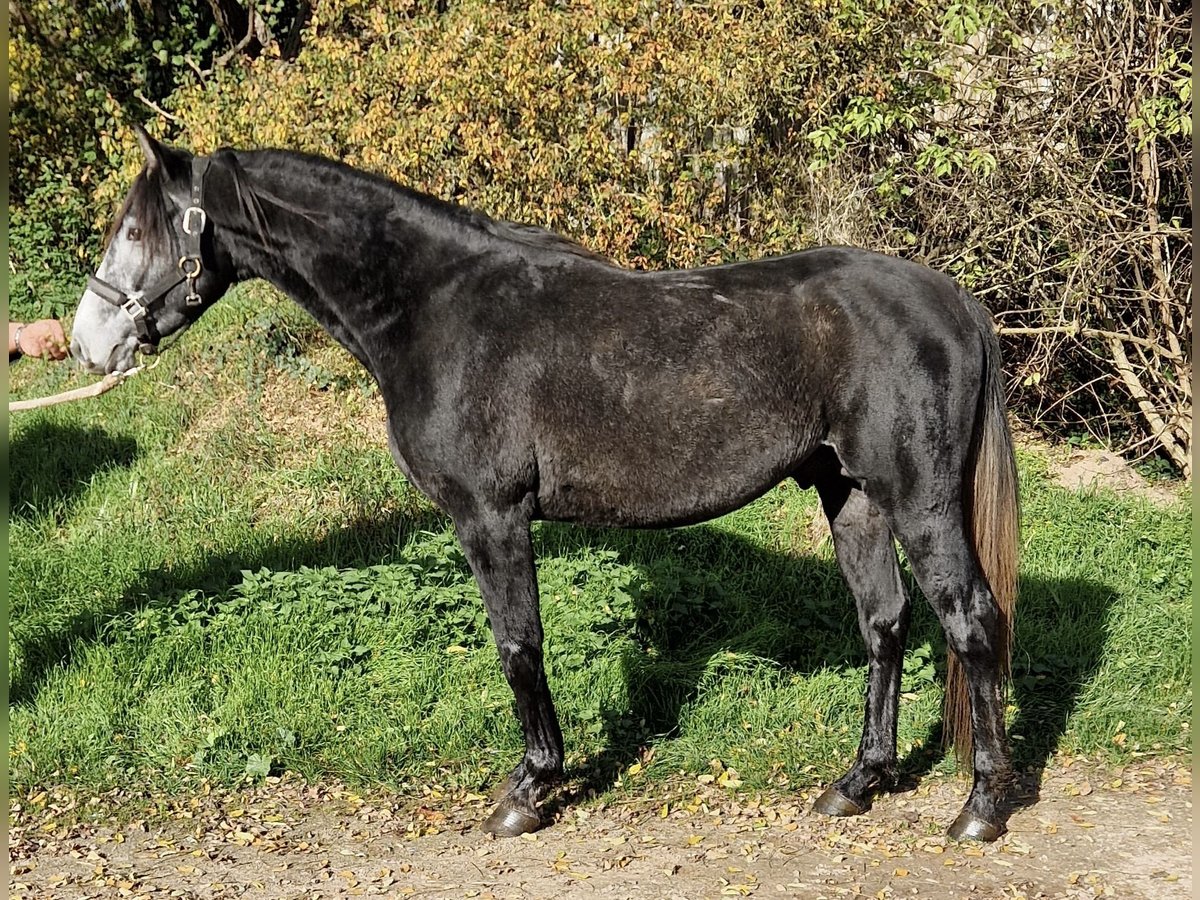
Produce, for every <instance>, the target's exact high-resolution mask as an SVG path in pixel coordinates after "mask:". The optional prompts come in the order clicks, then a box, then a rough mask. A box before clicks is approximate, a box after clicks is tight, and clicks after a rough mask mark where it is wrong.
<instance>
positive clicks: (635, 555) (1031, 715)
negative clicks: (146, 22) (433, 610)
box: [10, 510, 1113, 806]
mask: <svg viewBox="0 0 1200 900" xmlns="http://www.w3.org/2000/svg"><path fill="white" fill-rule="evenodd" d="M445 524H446V520H445V519H444V518H443V517H441V516H440V515H438V514H436V513H433V512H430V511H426V510H418V511H416V512H394V513H392V514H390V515H388V516H385V517H383V518H380V519H370V520H361V521H358V522H356V523H354V524H351V525H349V526H347V527H346V528H343V529H340V530H337V531H334V532H330V533H328V534H327V535H325V536H323V537H321V538H319V539H315V540H293V541H287V542H281V543H278V544H275V545H272V546H270V547H269V548H267V549H265V550H263V551H261V552H258V553H254V554H249V555H247V554H245V553H238V552H232V551H231V552H228V553H222V554H216V555H212V556H209V557H207V558H205V559H203V560H202V561H200V562H198V563H196V564H195V565H192V566H181V567H178V568H175V569H172V570H169V571H164V570H158V569H151V570H148V571H145V572H143V573H142V575H141V576H140V577H138V578H137V580H136V581H135V582H134V583H133V584H131V585H130V586H129V587H128V589H127V590H126V591H124V593H123V599H122V601H121V602H120V604H118V605H117V608H115V609H112V610H110V611H109V612H108V613H107V615H105V616H103V617H96V616H93V615H88V616H81V617H79V618H77V619H75V620H73V621H71V622H69V623H67V624H65V625H64V627H62V628H60V629H59V630H57V631H56V632H54V633H53V634H48V635H46V636H45V637H43V638H41V639H39V640H38V641H36V642H35V643H34V644H33V645H31V646H27V647H25V648H24V655H25V658H26V660H27V664H26V666H25V667H24V668H23V669H22V671H21V674H20V676H19V677H18V679H17V680H16V681H15V682H14V683H13V684H12V685H11V687H10V702H11V703H13V704H26V703H30V702H32V701H33V700H34V699H35V697H36V694H37V690H38V686H39V685H40V683H41V682H42V681H43V679H44V677H45V673H46V671H47V667H49V666H60V665H64V664H65V663H66V662H67V661H69V660H70V658H71V657H72V656H73V654H74V653H75V652H77V651H78V650H79V649H81V648H83V647H85V646H87V645H88V644H91V643H95V642H97V641H100V640H104V638H103V636H102V634H101V632H102V630H103V629H104V628H105V626H106V625H107V623H108V621H110V620H112V619H115V618H117V617H119V616H121V615H124V614H127V613H129V612H131V611H133V610H136V609H139V608H142V607H144V606H147V605H149V604H151V603H157V602H162V598H165V597H172V596H177V595H178V594H179V593H180V592H184V591H189V590H201V591H205V592H219V591H222V590H224V589H226V588H228V587H229V586H230V585H232V584H235V583H237V582H238V581H239V580H240V578H241V576H240V572H241V570H243V569H251V570H255V569H259V568H267V569H272V570H283V571H286V570H294V569H297V568H300V567H302V566H335V567H339V568H355V567H365V566H368V565H374V564H377V563H381V562H386V561H389V560H391V559H394V558H396V556H397V554H398V553H399V550H400V548H401V547H402V546H403V544H404V535H405V533H406V532H407V533H412V532H414V531H417V530H440V529H442V528H444V527H445ZM535 546H536V550H537V552H538V555H539V557H540V558H548V557H553V556H556V555H557V556H562V555H572V554H578V553H579V552H581V551H583V550H585V549H587V548H593V547H597V546H604V547H608V548H611V549H615V550H616V551H617V552H618V553H619V554H620V559H621V561H622V562H624V563H628V564H631V565H633V566H636V567H637V568H638V569H639V570H641V572H642V574H643V576H644V578H643V583H644V587H643V589H642V590H641V591H639V592H637V595H636V596H635V597H634V598H633V600H634V605H635V613H636V623H635V625H634V627H633V631H634V634H633V637H634V639H635V640H636V641H637V642H638V643H639V645H640V647H641V648H642V649H643V650H645V649H652V650H653V653H645V652H636V653H629V654H628V655H627V656H626V658H625V660H624V661H623V669H624V673H625V678H626V679H627V685H628V696H629V698H630V703H629V708H628V709H621V710H612V711H609V712H607V713H605V715H604V721H603V723H602V728H603V741H602V743H603V745H604V746H605V749H604V750H603V751H602V752H601V753H600V754H599V755H597V756H595V757H593V758H590V759H588V760H587V761H586V763H585V764H584V765H583V767H582V768H581V770H580V771H577V772H573V773H569V775H570V782H571V787H570V789H569V790H568V791H567V792H565V793H564V794H563V796H562V798H561V799H560V800H558V801H557V802H556V803H555V806H562V805H564V804H567V803H570V802H571V801H572V800H573V799H575V798H576V797H577V796H580V795H584V794H586V793H588V792H589V791H593V790H594V791H602V790H604V789H606V788H608V787H609V786H611V785H612V784H613V782H614V779H615V778H616V776H617V775H618V773H620V772H622V771H623V770H625V769H626V768H628V766H629V765H631V764H632V763H633V762H635V761H636V760H637V759H638V758H639V756H640V755H641V753H642V752H643V751H644V750H645V749H646V748H647V746H648V745H650V744H652V743H653V742H654V741H655V740H658V739H661V738H662V737H664V736H670V735H672V734H674V733H676V732H677V731H678V729H679V725H680V721H681V716H682V714H683V712H684V710H685V709H686V707H687V706H688V705H689V704H691V703H692V702H693V701H694V700H695V699H696V698H697V697H698V696H699V695H700V693H701V692H702V690H703V684H702V679H703V676H704V673H705V671H706V669H707V666H708V661H709V660H710V659H712V658H714V656H716V655H717V654H720V653H722V652H733V653H735V654H745V655H749V656H752V657H756V658H760V659H764V660H768V661H771V662H774V663H776V664H778V665H779V666H780V667H782V668H783V669H784V670H787V671H790V672H792V673H794V674H809V673H813V672H817V671H820V670H822V669H826V668H842V669H844V668H847V667H850V668H855V669H861V668H862V667H864V666H865V665H866V661H867V660H866V652H865V649H864V646H863V642H862V639H861V638H860V636H859V633H858V626H857V621H856V615H855V611H854V603H853V599H852V598H851V596H850V594H849V591H848V590H847V588H846V587H845V584H844V582H843V580H842V578H841V575H840V572H839V571H838V569H837V566H836V565H835V564H834V563H833V562H832V561H831V560H830V559H828V558H826V557H823V556H821V555H807V554H794V553H791V552H785V551H782V550H771V549H768V548H764V547H762V546H760V545H758V544H755V543H753V542H751V541H749V540H747V539H746V538H743V537H741V536H738V535H736V534H731V533H729V532H727V531H725V530H723V529H721V528H719V527H714V526H711V525H700V526H695V527H692V528H686V529H678V530H666V531H617V530H596V529H583V528H574V527H569V526H558V525H546V526H542V527H540V528H539V529H538V531H537V533H536V540H535ZM911 590H912V588H911V583H910V591H911ZM913 597H914V604H913V617H912V626H911V630H910V634H909V646H910V647H913V646H919V645H920V644H922V643H925V642H928V643H930V645H931V646H932V647H934V648H935V653H934V656H935V659H937V660H939V663H938V665H939V666H941V665H942V663H941V662H940V660H941V659H942V658H943V657H944V641H943V639H942V635H941V630H940V628H939V627H938V625H937V623H936V620H935V619H934V617H933V615H932V612H931V611H930V610H929V607H928V605H927V604H926V603H925V602H924V600H923V599H922V598H921V597H920V595H919V593H916V592H913ZM1112 600H1113V591H1112V589H1111V588H1108V587H1106V586H1105V585H1102V584H1097V583H1094V582H1089V581H1077V580H1057V581H1051V580H1045V579H1040V578H1036V577H1033V578H1026V579H1024V580H1023V582H1022V585H1021V597H1020V605H1019V609H1018V624H1017V639H1016V647H1017V651H1016V657H1015V659H1014V669H1015V672H1014V682H1013V694H1014V699H1015V701H1016V703H1017V705H1018V708H1019V712H1018V714H1017V717H1016V719H1015V721H1014V723H1013V725H1012V728H1011V734H1012V735H1013V750H1014V761H1015V764H1016V767H1017V769H1018V771H1019V773H1020V775H1021V778H1020V783H1021V785H1022V791H1021V793H1020V797H1019V798H1018V801H1017V802H1018V803H1019V804H1026V803H1030V802H1033V800H1035V799H1036V784H1037V783H1038V781H1039V778H1038V776H1039V775H1040V772H1041V770H1042V769H1043V768H1044V767H1045V765H1046V763H1047V761H1048V760H1049V758H1050V757H1051V756H1052V755H1053V753H1054V751H1055V749H1056V747H1057V745H1058V742H1059V739H1060V738H1061V736H1062V735H1063V733H1064V730H1065V728H1066V723H1067V721H1068V718H1069V717H1070V715H1071V713H1072V712H1073V711H1074V709H1075V705H1076V700H1077V697H1078V695H1079V692H1080V691H1081V690H1082V688H1083V687H1084V686H1085V685H1086V684H1087V683H1088V682H1089V681H1090V679H1091V678H1092V676H1093V673H1094V672H1095V670H1096V668H1097V666H1098V665H1099V662H1100V660H1101V658H1102V655H1103V652H1104V648H1105V644H1106V639H1107V619H1108V616H1107V611H1108V607H1109V606H1110V605H1111V602H1112ZM1064 648H1070V649H1069V650H1067V649H1064ZM942 674H944V672H942ZM864 689H865V683H864ZM940 731H941V726H940V723H936V724H935V725H934V726H933V727H932V728H931V730H930V733H929V734H928V735H927V736H926V739H925V740H923V741H922V742H921V744H920V745H919V746H917V747H916V748H915V749H914V750H913V752H912V753H910V754H909V756H908V757H907V758H905V759H903V760H902V761H901V765H900V775H901V778H900V787H902V788H905V787H910V786H911V785H912V784H913V782H914V781H916V780H917V779H919V778H920V777H921V776H923V775H925V774H926V773H928V772H929V771H930V769H931V768H932V767H933V766H934V765H935V764H936V763H937V762H938V761H939V760H940V758H941V756H942V753H941V751H940V749H939V743H940ZM568 749H570V748H568ZM513 762H514V763H515V762H516V760H513Z"/></svg>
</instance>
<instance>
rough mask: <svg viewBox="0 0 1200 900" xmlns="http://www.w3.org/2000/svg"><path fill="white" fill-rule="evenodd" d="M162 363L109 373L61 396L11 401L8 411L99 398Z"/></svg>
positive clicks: (159, 359)
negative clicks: (92, 382) (128, 379)
mask: <svg viewBox="0 0 1200 900" xmlns="http://www.w3.org/2000/svg"><path fill="white" fill-rule="evenodd" d="M160 362H162V357H161V356H160V357H158V358H157V359H155V360H154V362H152V363H151V364H150V365H148V366H134V367H133V368H132V369H126V370H125V371H124V372H109V373H108V374H107V375H105V376H104V378H103V379H102V380H101V381H97V382H96V383H95V384H89V385H87V386H86V387H81V388H73V389H71V390H69V391H63V392H62V393H61V394H52V395H50V396H49V397H37V398H35V399H33V400H10V401H9V403H8V411H9V412H10V413H11V412H20V411H21V410H24V409H41V408H42V407H43V406H54V405H56V404H58V403H70V402H71V401H73V400H86V399H87V398H88V397H99V396H100V395H101V394H107V393H108V392H109V391H111V390H112V389H113V388H115V387H116V386H117V385H118V384H121V383H123V382H124V381H125V380H126V379H127V378H132V377H133V376H134V375H136V374H137V373H138V372H142V371H149V370H150V369H153V368H154V367H155V366H157V365H158V364H159V363H160Z"/></svg>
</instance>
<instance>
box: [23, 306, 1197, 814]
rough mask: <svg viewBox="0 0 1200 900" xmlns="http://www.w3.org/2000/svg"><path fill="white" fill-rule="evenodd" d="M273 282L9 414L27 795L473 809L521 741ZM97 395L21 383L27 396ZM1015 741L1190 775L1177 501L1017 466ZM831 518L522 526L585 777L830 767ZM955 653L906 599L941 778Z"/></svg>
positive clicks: (340, 381) (361, 387)
mask: <svg viewBox="0 0 1200 900" xmlns="http://www.w3.org/2000/svg"><path fill="white" fill-rule="evenodd" d="M313 329H314V326H313V325H312V323H311V322H309V321H308V320H307V319H306V318H305V317H304V316H303V315H302V314H300V313H298V312H297V311H295V310H294V309H293V308H292V307H291V306H290V305H288V304H286V302H285V301H279V300H278V299H276V298H274V297H272V295H270V294H269V293H267V292H266V291H264V290H262V289H254V288H252V289H250V290H244V291H241V292H240V293H239V294H238V295H237V296H235V297H233V298H230V299H229V300H227V301H224V302H223V303H221V304H219V305H218V306H217V307H216V309H214V310H213V311H212V312H211V313H210V314H209V315H208V316H207V317H206V318H205V319H204V320H203V321H202V322H201V323H200V324H198V325H197V326H196V327H195V328H194V329H193V330H192V331H191V332H190V333H189V334H188V335H187V336H186V338H185V339H184V340H183V341H182V342H181V343H180V344H179V345H178V346H176V347H174V348H173V349H170V350H168V351H167V352H166V353H165V354H164V355H163V357H162V361H161V364H160V365H159V366H158V367H157V368H156V369H154V370H152V371H149V372H145V373H143V374H141V375H139V376H137V377H136V378H134V379H132V380H131V381H130V382H128V383H127V384H125V385H123V386H122V387H121V388H119V389H118V390H115V391H112V392H110V393H109V394H107V395H105V396H104V397H101V398H98V399H96V400H90V401H85V402H81V403H77V404H71V405H66V406H60V407H55V408H52V409H47V410H42V411H38V412H33V413H23V414H17V415H15V416H14V417H13V418H12V419H11V445H10V460H11V509H12V518H11V522H10V532H9V535H10V573H9V574H10V619H9V629H10V632H9V672H10V704H11V705H10V714H11V729H10V734H11V742H12V743H11V747H10V755H11V776H12V779H13V782H14V785H15V787H16V788H17V789H18V790H20V789H24V788H29V787H33V786H36V785H42V784H48V783H52V782H55V783H61V782H70V783H75V784H77V785H80V786H85V787H89V788H97V789H102V788H105V787H109V786H114V785H119V784H127V783H129V782H138V783H147V784H149V785H150V786H152V787H154V788H157V789H161V790H168V791H170V790H181V789H183V788H184V787H185V786H186V785H187V784H188V783H190V782H192V781H194V780H195V779H196V778H197V777H207V778H210V779H214V780H216V781H220V782H225V783H233V782H235V781H237V780H238V779H240V778H242V777H244V776H245V774H246V772H247V770H249V771H251V772H252V773H256V774H257V775H258V776H261V774H262V773H263V772H264V771H267V770H271V771H275V772H279V771H283V770H289V771H295V772H299V773H301V774H302V775H304V776H305V777H308V778H322V777H337V778H342V779H346V780H348V781H349V782H351V783H353V784H359V785H384V786H388V787H396V788H400V789H403V787H404V786H405V785H406V784H416V783H421V782H424V781H427V780H428V779H429V778H430V777H431V773H436V774H437V777H438V778H439V779H440V780H442V781H443V782H450V783H455V784H459V785H461V786H467V787H472V788H477V787H480V786H482V785H485V784H487V783H489V782H491V781H494V780H496V779H497V778H499V777H500V776H501V775H503V774H504V773H506V772H507V770H508V769H509V768H510V767H511V766H512V765H513V764H514V763H515V761H516V759H517V756H518V754H519V748H520V733H519V730H518V728H517V725H516V720H515V717H514V715H513V705H512V700H511V696H510V694H509V691H508V689H507V686H506V685H505V683H504V680H503V677H502V676H501V673H500V669H499V664H498V662H497V659H496V655H495V652H494V650H493V648H492V646H491V638H490V634H489V632H488V630H487V628H486V624H485V619H484V616H483V612H482V609H481V604H480V601H479V596H478V591H477V589H476V587H475V585H474V583H473V581H472V580H471V578H470V576H469V572H468V570H467V567H466V564H465V561H464V559H463V557H462V554H461V552H460V550H459V549H458V547H457V545H456V543H455V541H454V539H453V537H452V531H451V529H450V527H449V523H448V522H447V521H446V520H445V519H444V518H443V517H441V516H440V515H439V514H438V513H437V512H436V511H435V510H433V509H432V508H431V507H430V506H429V505H428V504H427V503H426V502H425V501H424V500H423V499H422V498H421V497H420V496H418V495H417V494H416V493H415V492H414V491H413V490H412V489H411V488H410V487H408V486H407V485H406V483H405V482H404V480H403V478H402V477H401V476H400V475H399V473H398V472H397V471H396V469H395V467H394V466H393V465H392V462H391V460H390V458H389V456H388V453H387V450H386V447H385V444H384V441H383V440H382V438H381V436H380V434H381V432H380V427H379V423H380V414H379V412H378V400H377V397H375V396H374V395H373V394H372V392H371V389H370V387H369V385H368V384H367V382H366V380H365V378H364V377H363V376H361V375H359V374H357V373H356V372H355V370H354V369H353V367H352V366H350V365H349V364H347V362H346V360H345V359H344V357H343V356H342V355H340V353H338V352H334V351H332V350H330V348H329V347H328V345H327V344H326V343H324V342H323V341H320V340H315V339H314V331H313ZM83 380H84V379H82V377H81V376H79V375H77V374H72V373H70V372H69V371H68V370H67V369H66V368H65V367H55V366H46V365H42V364H40V363H37V362H35V361H27V362H23V363H21V364H19V365H18V366H17V367H16V368H15V369H14V372H13V382H14V392H15V393H16V394H17V395H19V396H33V395H35V394H42V393H49V392H52V391H55V390H61V389H63V388H65V387H67V386H70V385H71V384H74V383H76V382H81V381H83ZM1021 467H1022V474H1023V478H1024V481H1023V484H1024V498H1023V502H1024V528H1025V531H1024V543H1025V547H1024V557H1023V568H1022V579H1023V580H1022V597H1021V608H1020V612H1019V622H1018V638H1017V650H1016V654H1015V666H1016V670H1017V671H1016V678H1015V682H1014V688H1013V692H1012V710H1011V724H1012V732H1013V735H1014V746H1015V750H1016V754H1017V758H1018V760H1019V762H1021V763H1022V764H1023V765H1040V764H1042V763H1044V762H1045V761H1046V760H1047V758H1049V757H1050V756H1051V755H1052V754H1054V753H1055V752H1058V751H1064V752H1069V753H1072V754H1086V755H1089V756H1098V757H1100V758H1102V759H1104V760H1105V761H1109V762H1114V763H1121V762H1124V761H1127V760H1130V759H1132V758H1134V756H1135V755H1146V754H1164V755H1165V754H1173V753H1180V752H1186V748H1187V746H1188V743H1189V735H1188V732H1187V726H1186V723H1187V722H1188V720H1189V719H1190V713H1191V709H1190V690H1189V664H1188V659H1189V652H1190V651H1189V647H1190V634H1189V631H1190V626H1191V613H1190V596H1191V550H1190V541H1189V515H1188V509H1187V506H1186V505H1185V504H1184V503H1180V504H1179V505H1178V506H1177V507H1175V508H1171V509H1162V508H1157V507H1153V506H1149V505H1147V504H1146V503H1144V502H1142V501H1140V500H1139V499H1137V498H1134V497H1128V496H1125V497H1119V496H1116V495H1113V494H1110V493H1098V494H1089V495H1078V494H1074V493H1070V492H1066V491H1063V490H1061V489H1058V488H1056V487H1053V486H1052V485H1050V484H1049V483H1048V482H1047V481H1046V479H1045V466H1044V463H1043V462H1042V461H1041V460H1040V459H1039V458H1037V457H1035V456H1031V455H1024V454H1023V455H1022V458H1021ZM814 504H815V498H814V497H813V496H812V494H811V492H802V491H800V490H798V489H797V488H796V487H795V486H794V485H791V484H786V485H782V486H780V487H779V488H777V489H776V490H774V491H772V492H771V493H770V494H768V495H767V496H765V497H763V498H762V499H760V500H759V501H757V502H756V503H754V504H751V505H750V506H748V507H747V508H745V509H743V510H741V511H739V512H737V513H734V514H732V515H730V516H727V517H725V518H724V519H721V520H718V521H716V522H713V523H710V524H707V525H702V526H697V527H694V528H689V529H683V530H676V531H663V532H618V531H597V530H585V529H575V528H569V527H562V526H553V525H544V526H539V527H538V528H537V530H536V532H535V540H536V543H537V547H538V551H539V571H540V575H541V590H542V603H543V612H544V617H545V622H546V634H547V639H546V653H547V661H548V666H549V677H550V682H551V686H552V689H553V690H554V692H555V694H556V697H557V701H558V708H559V711H560V716H561V718H562V722H563V727H564V731H565V734H566V741H567V746H568V754H569V767H570V768H571V770H572V771H573V773H574V774H575V775H576V776H578V777H582V778H584V779H589V780H590V781H591V782H592V783H594V784H596V785H597V786H599V787H605V786H607V785H608V784H610V783H611V779H612V777H613V774H614V773H616V772H618V771H620V770H622V769H623V768H625V767H627V766H628V765H629V764H630V763H632V762H633V761H634V760H635V759H638V758H639V756H638V754H639V752H642V751H644V750H645V748H646V747H653V748H654V756H653V763H652V764H651V765H649V766H648V767H647V768H646V770H645V775H643V776H641V777H642V778H649V779H654V778H655V777H658V776H666V775H671V774H674V773H677V772H678V771H680V770H684V771H687V772H697V773H698V772H705V771H708V770H709V764H710V763H709V761H710V760H711V759H713V758H718V759H720V760H721V761H722V762H723V763H724V764H725V765H726V766H732V767H733V768H735V769H737V770H738V772H739V773H740V775H741V777H742V778H743V780H744V781H745V783H746V784H747V786H749V787H761V786H784V785H793V786H795V785H802V784H807V783H811V782H815V781H820V780H825V779H828V778H830V777H833V776H835V775H836V774H838V773H839V772H840V771H841V770H842V769H843V768H844V767H845V766H846V765H847V763H848V762H849V760H850V759H851V758H852V756H853V753H854V750H855V747H856V745H857V741H858V734H859V729H860V725H861V695H862V691H863V687H864V676H865V668H866V660H865V654H864V650H863V646H862V643H861V640H860V638H859V636H858V632H857V626H856V624H855V615H854V611H853V606H852V602H851V599H850V597H849V595H848V593H847V591H846V589H845V587H844V585H843V583H842V580H841V577H840V575H839V573H838V570H837V567H836V565H835V563H834V560H833V557H832V553H831V550H830V547H829V545H828V543H827V542H826V543H823V544H820V545H818V546H816V547H813V546H810V544H811V541H810V539H809V537H808V534H809V532H808V528H807V526H808V523H809V521H810V519H811V516H812V514H813V511H814V508H815V507H814ZM942 646H943V645H942V642H941V637H940V634H939V632H938V629H937V628H936V627H935V624H934V622H933V619H932V616H931V614H930V613H929V611H928V608H927V607H926V606H925V604H924V602H923V601H920V600H918V602H917V604H916V606H915V615H914V623H913V629H912V634H911V637H910V641H909V648H910V650H909V656H908V658H907V661H906V665H905V678H904V685H903V690H904V699H903V701H902V707H901V729H900V745H901V749H902V752H903V753H904V754H906V755H907V756H908V757H909V763H908V765H909V768H911V769H916V770H923V769H925V768H928V767H929V766H934V767H941V768H945V769H948V768H950V767H951V766H952V763H951V762H950V761H948V760H943V759H940V756H939V754H937V753H935V752H932V751H929V750H928V749H927V748H929V747H931V745H933V743H934V742H935V740H936V737H937V727H938V719H939V704H940V698H941V674H942V655H943V649H942Z"/></svg>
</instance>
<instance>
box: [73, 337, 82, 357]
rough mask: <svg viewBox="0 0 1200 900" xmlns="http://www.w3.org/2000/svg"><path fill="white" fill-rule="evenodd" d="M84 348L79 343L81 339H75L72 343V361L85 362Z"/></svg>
mask: <svg viewBox="0 0 1200 900" xmlns="http://www.w3.org/2000/svg"><path fill="white" fill-rule="evenodd" d="M82 354H83V347H82V346H81V345H80V343H79V338H74V339H72V341H71V359H74V360H77V361H78V362H83V356H82Z"/></svg>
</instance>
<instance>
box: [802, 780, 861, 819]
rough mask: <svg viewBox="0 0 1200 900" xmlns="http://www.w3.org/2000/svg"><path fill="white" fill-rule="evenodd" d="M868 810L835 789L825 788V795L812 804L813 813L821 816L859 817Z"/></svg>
mask: <svg viewBox="0 0 1200 900" xmlns="http://www.w3.org/2000/svg"><path fill="white" fill-rule="evenodd" d="M868 808H869V807H865V806H859V805H858V804H857V803H855V802H854V801H853V800H851V799H850V798H849V797H847V796H846V795H845V794H843V793H842V792H841V791H839V790H838V789H837V788H835V787H827V788H825V793H823V794H822V795H821V796H820V797H818V798H817V802H816V803H814V804H813V811H814V812H819V813H820V814H821V815H823V816H861V815H862V814H863V813H865V812H866V811H867V809H868Z"/></svg>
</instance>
